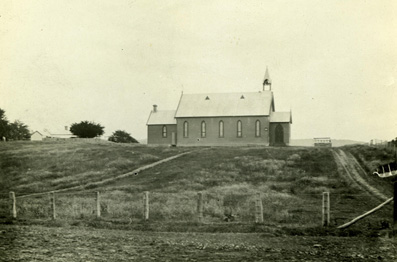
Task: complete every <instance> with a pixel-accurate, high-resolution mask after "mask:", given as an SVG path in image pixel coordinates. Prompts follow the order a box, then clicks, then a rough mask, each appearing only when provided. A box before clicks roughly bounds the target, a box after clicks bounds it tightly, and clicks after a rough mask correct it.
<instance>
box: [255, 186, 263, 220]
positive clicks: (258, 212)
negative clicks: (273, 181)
mask: <svg viewBox="0 0 397 262" xmlns="http://www.w3.org/2000/svg"><path fill="white" fill-rule="evenodd" d="M255 223H257V224H259V223H263V204H262V196H261V193H257V194H256V199H255Z"/></svg>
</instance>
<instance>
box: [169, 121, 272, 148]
mask: <svg viewBox="0 0 397 262" xmlns="http://www.w3.org/2000/svg"><path fill="white" fill-rule="evenodd" d="M239 120H240V121H241V123H242V136H241V137H238V136H237V122H238V121H239ZM257 120H259V121H260V123H261V127H260V136H259V137H257V136H256V135H255V122H256V121H257ZM185 121H186V122H187V123H188V136H187V137H185V136H184V130H183V125H184V122H185ZM203 121H204V122H205V123H206V132H205V133H206V134H205V137H203V136H202V133H201V124H202V122H203ZM220 121H223V125H224V135H223V137H220V136H219V122H220ZM177 141H178V143H177V144H178V146H213V145H249V144H256V145H269V117H268V116H244V117H237V116H236V117H194V118H188V117H187V118H183V117H181V118H177Z"/></svg>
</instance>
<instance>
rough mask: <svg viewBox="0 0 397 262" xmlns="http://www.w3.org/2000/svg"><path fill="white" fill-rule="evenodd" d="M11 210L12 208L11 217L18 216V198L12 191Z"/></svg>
mask: <svg viewBox="0 0 397 262" xmlns="http://www.w3.org/2000/svg"><path fill="white" fill-rule="evenodd" d="M10 207H11V208H10V210H11V217H12V218H17V205H16V199H15V193H14V192H10Z"/></svg>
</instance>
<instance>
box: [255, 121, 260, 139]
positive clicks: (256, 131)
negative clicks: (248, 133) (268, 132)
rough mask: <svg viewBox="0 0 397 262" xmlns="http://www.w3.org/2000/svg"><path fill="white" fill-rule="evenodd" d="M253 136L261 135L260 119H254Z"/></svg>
mask: <svg viewBox="0 0 397 262" xmlns="http://www.w3.org/2000/svg"><path fill="white" fill-rule="evenodd" d="M255 136H256V137H260V136H261V121H259V120H256V122H255Z"/></svg>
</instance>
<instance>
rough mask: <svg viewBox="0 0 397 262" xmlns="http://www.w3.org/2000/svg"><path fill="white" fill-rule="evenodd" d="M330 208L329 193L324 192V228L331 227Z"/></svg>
mask: <svg viewBox="0 0 397 262" xmlns="http://www.w3.org/2000/svg"><path fill="white" fill-rule="evenodd" d="M330 207H331V205H330V198H329V192H323V208H322V210H323V212H322V225H323V226H324V227H326V226H329V225H330V219H331V217H330Z"/></svg>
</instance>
